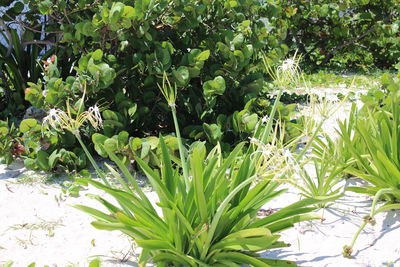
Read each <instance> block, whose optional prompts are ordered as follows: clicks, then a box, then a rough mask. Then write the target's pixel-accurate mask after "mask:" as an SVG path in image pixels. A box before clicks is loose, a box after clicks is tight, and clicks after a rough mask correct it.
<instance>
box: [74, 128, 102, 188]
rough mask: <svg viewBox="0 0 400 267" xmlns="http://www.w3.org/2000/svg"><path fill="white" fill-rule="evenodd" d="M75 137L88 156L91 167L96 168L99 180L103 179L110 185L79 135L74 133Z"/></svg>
mask: <svg viewBox="0 0 400 267" xmlns="http://www.w3.org/2000/svg"><path fill="white" fill-rule="evenodd" d="M75 137H76V139H78V141H79V143H80V144H81V146H82V148H83V151H84V152H85V154H86V156H87V157H88V159H89V161H90V163H91V164H92V166H93V168H94V169H95V170H96V172H97V175H98V176H99V177H100V179H101V180H103V182H104V183H105V184H106V185H107V186H110V184H109V183H108V181H107V179H106V176H105V175H104V173H103V172H102V171H101V170H100V168H99V166H98V165H97V163H96V161H94V159H93V157H92V155H91V154H90V152H89V150H87V148H86V146H85V144H84V143H83V141H82V139H81V137H80V136H79V134H75Z"/></svg>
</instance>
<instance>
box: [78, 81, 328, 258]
mask: <svg viewBox="0 0 400 267" xmlns="http://www.w3.org/2000/svg"><path fill="white" fill-rule="evenodd" d="M284 75H286V74H284ZM165 79H166V78H165ZM165 81H166V82H165V83H164V86H161V90H162V92H163V94H164V96H165V98H166V99H167V102H168V104H169V105H170V107H171V110H172V115H173V117H174V118H175V117H176V110H175V108H174V107H175V96H176V90H175V87H174V86H171V84H170V83H168V81H167V79H166V80H165ZM281 94H282V89H280V91H279V92H278V96H277V99H276V102H275V104H274V108H273V109H272V111H271V114H270V115H271V117H273V116H274V115H275V112H276V109H277V103H278V102H279V97H280V95H281ZM174 121H175V122H176V124H175V126H176V129H177V138H178V144H179V151H180V159H181V167H182V168H179V167H176V166H175V165H174V164H173V163H172V162H171V159H170V152H169V151H168V147H167V146H166V144H165V141H164V138H163V137H162V136H160V139H159V141H160V147H161V152H162V154H161V158H160V160H161V167H160V172H158V171H157V170H154V169H152V168H150V167H149V165H148V164H146V163H145V162H144V161H143V160H142V159H141V158H140V157H135V159H136V161H137V163H138V164H139V166H140V167H141V169H142V170H143V172H144V173H145V174H146V176H147V177H148V178H149V180H150V183H151V184H152V186H153V188H154V190H155V191H156V193H157V195H158V198H159V200H158V202H157V206H158V207H159V208H160V209H161V210H160V211H159V212H158V211H157V210H156V209H155V207H154V206H153V205H152V203H151V202H150V200H149V199H148V198H147V196H146V195H145V194H144V193H143V192H142V190H141V189H140V188H139V186H138V184H137V182H136V180H135V178H134V177H133V175H132V174H131V173H130V172H129V171H128V170H127V168H126V166H125V165H124V163H123V162H122V161H121V160H119V158H118V157H116V155H115V154H114V152H113V149H112V148H110V146H108V145H107V143H105V144H104V146H103V149H104V150H105V151H106V152H107V153H108V155H109V156H110V158H111V159H112V160H113V161H114V162H115V163H116V164H117V166H118V167H119V168H120V170H121V172H122V173H123V174H124V176H125V178H126V180H127V181H128V182H126V180H125V179H122V177H121V176H120V175H119V174H118V173H117V172H116V171H114V172H113V173H114V174H115V178H116V179H118V181H120V182H121V184H122V186H123V189H122V190H119V189H115V188H111V187H110V186H106V185H103V184H101V183H99V182H96V181H94V180H81V181H80V182H82V183H84V184H87V183H90V184H91V185H93V186H95V187H97V188H99V189H101V190H103V191H105V192H106V193H108V194H110V195H111V196H113V197H114V198H115V199H116V200H117V202H118V203H119V205H118V206H116V205H113V204H111V203H110V202H108V201H107V200H105V199H103V198H102V197H100V196H97V197H96V199H97V200H99V201H100V202H101V203H102V204H103V205H104V206H105V207H106V208H107V209H108V211H109V213H110V214H107V213H104V212H101V211H99V210H96V209H94V208H90V207H87V206H82V205H77V206H76V208H78V209H80V210H82V211H84V212H87V213H89V214H90V215H91V216H93V217H94V218H95V219H96V221H94V222H93V223H92V225H93V226H94V227H96V228H99V229H103V230H119V231H122V232H124V233H126V234H127V235H129V236H130V237H132V238H133V239H135V242H136V243H137V244H138V246H140V247H142V248H143V251H142V253H141V256H140V258H139V263H140V264H143V265H145V264H146V263H147V262H149V261H152V262H153V263H155V264H157V265H159V266H171V265H172V266H182V265H184V266H209V265H225V266H233V265H238V264H248V265H252V266H270V265H273V266H295V263H293V262H290V261H282V260H271V259H263V258H260V255H259V254H258V253H257V252H259V251H262V250H266V249H273V248H279V247H284V246H287V244H285V243H283V242H281V241H278V240H279V237H280V236H279V235H278V233H279V232H281V231H283V230H285V229H287V228H289V227H292V226H293V224H294V223H296V222H300V221H304V220H310V219H315V218H319V216H316V215H313V214H309V212H310V211H312V210H314V209H315V207H312V205H314V204H318V203H322V202H325V201H329V200H331V198H329V197H328V198H327V197H317V198H308V199H304V200H301V201H299V202H296V203H294V204H292V205H289V206H287V207H285V208H283V209H281V210H279V211H277V212H275V213H274V214H272V215H270V216H268V217H265V218H258V217H257V216H256V215H257V212H258V210H259V209H260V208H261V206H262V205H264V204H265V203H266V202H268V201H270V200H271V199H273V198H275V197H277V196H278V195H280V194H282V193H283V192H285V191H286V190H284V189H283V190H277V187H278V186H279V185H280V183H279V182H278V181H277V180H276V179H275V178H279V180H281V178H282V177H284V176H285V175H286V171H285V169H286V165H285V160H283V158H284V157H283V152H282V150H281V149H280V148H279V147H276V146H274V145H270V144H268V143H267V141H268V140H269V139H270V138H271V136H270V133H271V130H272V123H273V122H272V120H268V122H267V123H266V124H265V123H263V122H259V123H258V125H257V126H256V131H255V135H254V137H253V138H252V142H251V145H250V146H249V147H248V148H247V149H245V148H244V143H240V144H238V145H237V146H236V147H235V148H234V149H233V151H232V152H231V153H230V154H229V155H228V156H227V157H223V156H222V153H221V146H220V145H219V144H217V145H216V146H215V147H214V148H213V149H212V150H211V151H210V152H209V153H208V154H207V152H206V148H205V145H204V143H197V144H196V145H194V146H192V149H191V151H187V150H186V148H185V147H184V146H183V144H182V139H181V137H180V135H179V126H178V123H177V121H176V120H174ZM274 133H275V134H276V131H275V132H274ZM272 139H275V138H274V137H272ZM181 171H182V172H181Z"/></svg>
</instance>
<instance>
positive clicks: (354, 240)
mask: <svg viewBox="0 0 400 267" xmlns="http://www.w3.org/2000/svg"><path fill="white" fill-rule="evenodd" d="M367 223H368V221H367V220H364V222H363V223H362V224H361V226H360V228H358V230H357V232H356V234H355V235H354V237H353V240H352V241H351V244H350V247H351V248H352V247H353V246H354V244H355V243H356V240H357V238H358V236H359V235H360V233H361V231H362V230H363V229H364V227H365V226H366V225H367Z"/></svg>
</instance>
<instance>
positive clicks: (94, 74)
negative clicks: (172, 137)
mask: <svg viewBox="0 0 400 267" xmlns="http://www.w3.org/2000/svg"><path fill="white" fill-rule="evenodd" d="M29 6H30V8H31V11H32V12H37V11H40V12H41V13H42V14H51V16H52V17H57V18H59V20H52V21H50V23H49V25H47V26H46V30H50V29H59V30H61V31H62V38H61V41H60V45H63V46H66V47H65V50H63V51H65V53H64V55H63V57H64V59H63V61H65V60H66V59H65V55H69V56H71V57H72V59H71V60H74V58H77V59H79V58H80V59H79V61H78V62H77V63H76V66H75V68H74V72H73V73H71V74H69V73H68V72H67V74H66V75H65V73H66V72H65V69H64V70H63V69H60V70H59V71H57V72H55V74H57V75H48V76H49V78H48V79H45V85H44V87H45V88H44V90H45V91H46V92H47V93H48V94H49V96H47V95H46V97H44V98H43V97H41V96H40V94H37V93H36V92H35V95H37V96H38V97H39V98H40V99H43V100H44V101H45V102H47V104H46V105H44V104H43V102H42V100H40V101H37V100H36V99H33V98H34V97H33V93H32V94H30V95H28V96H26V99H28V100H29V101H30V102H31V103H32V104H34V105H35V106H49V105H50V106H56V107H60V108H62V105H63V100H65V94H68V96H69V97H71V99H73V98H74V95H75V94H76V93H79V91H78V90H79V89H80V86H79V83H78V84H75V83H76V82H77V81H78V77H80V78H82V79H84V80H86V81H87V82H86V84H87V85H88V90H87V94H88V98H87V101H88V102H89V103H90V104H89V105H91V104H94V102H96V101H98V100H100V99H104V100H106V101H108V102H109V103H110V104H111V106H110V111H104V112H103V116H104V118H105V119H106V120H107V121H108V122H109V123H108V122H107V125H105V127H104V128H105V129H104V130H105V134H106V135H107V136H109V137H111V136H112V135H115V134H118V132H119V131H121V130H127V131H128V132H129V133H130V134H135V135H139V136H141V135H142V134H143V133H144V132H146V133H148V132H150V133H156V132H159V131H160V130H166V131H171V130H172V128H171V127H170V126H171V123H170V121H169V117H167V116H165V113H166V111H167V107H166V105H165V104H164V103H163V102H162V101H160V100H161V99H160V94H159V91H158V87H157V84H158V83H160V82H161V79H162V76H163V73H164V72H166V73H167V75H168V77H169V79H170V80H171V82H172V83H174V84H176V85H177V87H178V89H179V94H178V100H177V109H178V114H179V116H178V120H179V122H180V124H181V125H182V126H183V128H184V130H183V133H184V135H185V136H186V137H190V138H192V139H201V140H208V141H209V142H211V143H213V144H215V143H216V142H217V141H221V140H224V141H228V142H230V143H232V142H233V141H236V140H238V137H247V136H248V135H250V134H251V132H252V131H253V130H254V127H255V123H256V122H257V113H258V112H260V110H262V109H264V108H265V107H266V106H268V105H269V102H267V101H259V100H256V97H257V96H258V94H259V93H260V92H261V91H262V90H264V89H265V83H264V79H265V74H264V73H263V69H262V68H260V62H261V59H260V51H261V50H264V51H268V54H269V56H270V57H271V58H274V59H279V58H281V57H282V56H284V55H285V54H286V53H287V52H288V50H287V47H286V46H284V45H281V44H280V41H281V40H282V38H283V37H284V36H285V31H286V22H285V21H284V20H281V19H280V14H281V9H280V8H279V6H278V5H276V4H274V3H271V2H267V3H263V4H262V3H261V2H260V1H258V0H240V1H222V0H218V1H214V2H212V3H211V2H208V1H180V0H179V1H178V0H173V1H172V0H163V1H157V2H153V1H145V0H140V1H135V2H134V3H131V2H129V1H120V2H112V1H104V2H103V3H102V4H100V5H94V4H92V2H90V3H89V2H88V1H78V2H74V3H72V2H67V1H56V3H52V2H51V1H30V2H29ZM60 56H61V55H60ZM71 60H70V61H71ZM53 65H55V64H53ZM55 67H57V66H53V67H52V68H53V69H56V68H55ZM67 67H68V66H67ZM49 70H50V66H49ZM114 70H115V74H114ZM75 72H76V74H77V75H75V74H74V73H75ZM53 74H54V73H53ZM60 75H61V76H60ZM67 75H71V76H72V77H74V78H71V77H68V78H67V77H66V76H67ZM114 75H116V76H115V79H114ZM60 78H61V80H60ZM89 85H91V86H90V88H89ZM30 87H31V88H32V89H35V90H37V91H40V90H39V89H38V88H37V86H30ZM34 87H35V88H34ZM39 87H40V86H39ZM54 88H60V89H61V90H55V89H54ZM42 90H43V88H42ZM56 91H57V92H56ZM58 91H59V92H58ZM60 94H62V95H61V96H60ZM246 103H247V105H246ZM59 105H61V106H59ZM232 114H233V115H232ZM149 117H152V118H153V119H152V120H148V118H149Z"/></svg>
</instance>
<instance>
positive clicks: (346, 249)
mask: <svg viewBox="0 0 400 267" xmlns="http://www.w3.org/2000/svg"><path fill="white" fill-rule="evenodd" d="M352 253H353V248H352V247H351V246H348V245H345V246H344V247H343V252H342V255H343V257H345V258H349V259H352V258H353V256H351V254H352Z"/></svg>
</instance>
